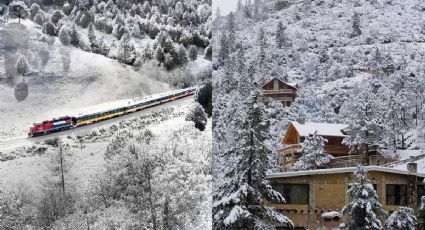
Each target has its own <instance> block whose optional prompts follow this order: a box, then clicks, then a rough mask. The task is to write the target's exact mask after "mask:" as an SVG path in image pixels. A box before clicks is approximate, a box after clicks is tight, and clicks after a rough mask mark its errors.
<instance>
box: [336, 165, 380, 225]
mask: <svg viewBox="0 0 425 230" xmlns="http://www.w3.org/2000/svg"><path fill="white" fill-rule="evenodd" d="M354 180H355V181H354V182H352V183H350V186H349V189H348V191H347V194H348V196H349V197H350V200H351V201H350V203H348V204H346V205H345V206H344V208H343V209H342V213H343V214H344V215H345V216H347V217H348V218H349V220H348V230H358V229H369V230H380V229H382V225H381V221H379V219H378V217H385V216H386V212H385V210H384V209H383V207H382V205H381V204H380V203H379V201H378V195H377V194H376V191H375V190H374V189H373V185H372V183H371V182H370V180H369V179H368V178H367V172H366V171H365V169H364V168H363V167H361V166H359V167H357V169H356V170H355V171H354Z"/></svg>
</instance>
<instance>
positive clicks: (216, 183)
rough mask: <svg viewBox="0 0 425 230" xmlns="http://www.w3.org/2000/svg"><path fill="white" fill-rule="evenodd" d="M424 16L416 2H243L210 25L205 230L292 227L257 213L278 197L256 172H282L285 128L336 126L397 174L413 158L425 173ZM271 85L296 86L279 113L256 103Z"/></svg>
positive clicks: (277, 106)
mask: <svg viewBox="0 0 425 230" xmlns="http://www.w3.org/2000/svg"><path fill="white" fill-rule="evenodd" d="M424 9H425V5H424V2H423V1H420V0H371V1H369V0H354V1H353V0H320V1H316V0H301V1H298V0H254V1H252V2H251V1H245V2H244V1H238V9H237V10H236V11H235V12H233V13H230V14H229V15H225V16H221V15H217V17H215V19H214V21H213V36H214V37H213V46H214V47H215V50H217V52H214V53H213V85H214V89H215V93H214V98H213V101H214V108H215V109H216V110H215V111H214V119H215V120H214V124H213V125H214V126H213V136H214V138H213V140H214V141H213V153H214V154H213V156H214V158H213V189H214V193H213V194H214V204H213V214H214V220H213V223H214V227H216V228H226V227H227V228H231V227H236V228H237V227H239V226H248V225H249V226H251V225H255V228H258V229H263V228H264V229H269V228H270V229H274V227H273V226H270V222H276V223H278V224H279V226H291V221H289V220H288V219H286V218H285V216H282V213H278V212H275V210H273V209H271V210H270V209H268V207H267V206H266V207H264V206H262V205H263V204H264V200H265V199H266V200H269V201H270V200H272V201H278V200H279V199H278V198H277V197H273V195H274V192H275V191H274V190H272V189H271V188H270V187H267V185H268V181H267V180H266V177H265V175H266V172H272V171H279V170H281V169H280V168H279V167H277V166H276V162H277V161H276V156H277V150H278V149H281V148H282V147H283V146H282V138H283V137H284V135H285V132H286V129H287V127H288V124H289V122H290V121H296V120H298V119H300V120H303V119H305V122H306V123H307V122H320V123H334V124H346V125H347V128H346V129H344V130H343V131H344V133H345V134H346V135H347V136H346V137H344V140H343V142H342V143H343V144H344V145H348V146H349V147H352V149H356V148H357V150H358V147H359V146H379V148H380V149H381V150H380V151H383V152H385V153H386V154H388V155H392V156H397V157H399V160H400V161H398V162H396V163H394V164H393V165H389V166H391V167H395V168H398V169H403V170H407V169H406V164H407V162H408V161H409V160H408V159H409V158H410V156H412V158H411V160H414V161H417V162H418V163H419V165H418V171H419V172H422V173H423V172H425V171H424V170H425V168H424V165H423V162H424V161H423V157H424V155H423V150H424V147H425V146H424V143H425V135H424V131H423V130H424V127H425V108H424V106H423V105H424V104H425V97H424V92H425V77H424V76H425V68H424V66H423V63H424V61H425V46H424V44H423V41H424V38H425V30H424V28H425V26H424V18H423V11H424ZM274 77H277V78H278V79H280V80H281V81H283V82H287V83H298V88H297V89H294V90H296V94H297V96H296V98H295V101H294V102H292V101H291V103H290V107H283V106H282V103H280V102H277V101H271V102H270V103H268V106H267V108H266V107H264V105H263V101H262V100H261V99H259V97H260V98H261V97H262V96H263V95H262V91H263V89H262V86H263V85H264V84H265V83H266V82H268V81H269V80H272V79H273V78H274ZM275 82H278V81H275ZM280 89H281V90H286V88H285V89H283V88H280ZM291 90H292V88H291ZM271 91H273V90H271V89H270V91H269V92H271ZM286 94H288V93H285V95H280V97H281V100H283V101H285V103H286V102H288V97H289V96H286ZM284 97H286V98H284ZM289 99H291V97H289ZM312 138H314V137H312ZM301 142H302V141H301ZM308 144H312V143H311V140H310V141H309V143H308ZM313 144H314V145H313V146H309V147H310V149H309V148H306V149H309V150H310V152H309V153H311V154H315V156H319V155H322V154H321V153H322V151H319V150H320V149H317V148H320V146H321V145H323V144H324V142H320V143H313ZM292 147H294V146H292ZM305 147H306V146H304V145H303V146H302V148H305ZM312 147H313V149H316V150H317V151H313V150H311V149H312ZM365 149H366V150H364V149H363V152H367V154H369V151H368V148H367V147H366V148H365ZM288 150H289V149H288ZM309 153H306V152H304V153H303V155H302V156H303V157H304V156H305V157H307V158H308V157H310V155H308V154H309ZM326 157H328V156H325V157H323V158H326ZM307 158H304V160H306V161H307V160H311V161H314V160H315V162H316V163H317V162H319V163H320V162H321V161H320V160H318V159H307ZM300 159H301V158H300ZM323 160H325V159H323ZM328 160H329V159H328ZM309 168H310V169H312V168H314V167H309ZM247 197H248V199H247ZM252 207H256V208H255V209H254V208H252ZM259 207H260V208H259ZM259 210H261V211H259ZM354 228H355V227H353V229H354Z"/></svg>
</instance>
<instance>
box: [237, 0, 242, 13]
mask: <svg viewBox="0 0 425 230" xmlns="http://www.w3.org/2000/svg"><path fill="white" fill-rule="evenodd" d="M242 8H243V5H242V0H238V4H237V9H238V11H241V10H242Z"/></svg>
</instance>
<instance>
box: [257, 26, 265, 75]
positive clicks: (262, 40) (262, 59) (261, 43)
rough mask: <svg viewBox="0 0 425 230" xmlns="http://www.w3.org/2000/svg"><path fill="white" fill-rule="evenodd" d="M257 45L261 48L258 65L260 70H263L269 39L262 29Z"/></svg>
mask: <svg viewBox="0 0 425 230" xmlns="http://www.w3.org/2000/svg"><path fill="white" fill-rule="evenodd" d="M257 44H258V48H259V52H258V65H259V68H263V65H264V64H265V59H266V51H265V49H266V45H267V38H266V35H265V32H264V29H263V28H260V31H259V32H258V37H257Z"/></svg>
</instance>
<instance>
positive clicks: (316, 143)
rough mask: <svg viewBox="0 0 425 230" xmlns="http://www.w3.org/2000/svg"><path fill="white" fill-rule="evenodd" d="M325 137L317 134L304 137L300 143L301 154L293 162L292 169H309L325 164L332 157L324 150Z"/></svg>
mask: <svg viewBox="0 0 425 230" xmlns="http://www.w3.org/2000/svg"><path fill="white" fill-rule="evenodd" d="M326 142H327V140H326V139H324V138H323V137H321V136H319V135H317V132H315V133H314V134H313V135H311V136H308V137H305V140H304V142H303V143H302V144H301V151H302V153H303V155H302V156H301V157H300V159H298V161H297V162H296V163H295V164H294V166H293V169H294V170H309V169H316V168H317V166H321V165H324V164H327V163H329V162H330V161H331V159H332V158H333V156H332V155H330V154H328V153H327V152H325V149H324V147H325V143H326Z"/></svg>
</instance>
